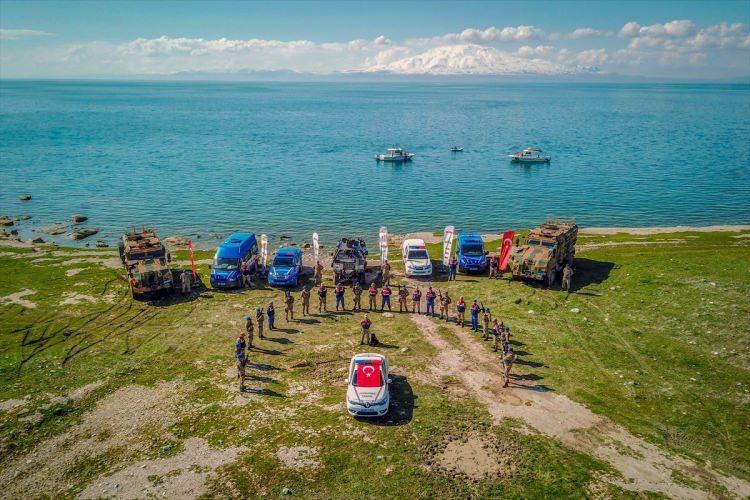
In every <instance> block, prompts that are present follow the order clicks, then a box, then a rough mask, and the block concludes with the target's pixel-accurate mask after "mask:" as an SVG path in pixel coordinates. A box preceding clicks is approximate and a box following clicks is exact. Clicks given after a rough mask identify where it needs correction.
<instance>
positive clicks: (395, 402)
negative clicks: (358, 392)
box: [357, 374, 417, 427]
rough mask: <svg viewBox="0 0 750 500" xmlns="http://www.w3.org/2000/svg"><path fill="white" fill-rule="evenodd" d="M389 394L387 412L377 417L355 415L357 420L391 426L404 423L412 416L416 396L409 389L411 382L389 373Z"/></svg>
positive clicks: (403, 377)
mask: <svg viewBox="0 0 750 500" xmlns="http://www.w3.org/2000/svg"><path fill="white" fill-rule="evenodd" d="M391 380H392V382H391V383H390V387H389V390H390V396H391V407H390V410H389V411H388V413H387V414H385V415H384V416H382V417H377V418H363V417H357V420H359V421H361V422H366V423H368V424H372V425H378V426H384V427H391V426H396V425H406V424H408V423H409V422H411V419H412V418H413V416H414V400H415V399H417V396H415V395H414V392H413V391H412V389H411V384H409V381H408V380H407V379H406V377H405V376H403V375H394V374H391Z"/></svg>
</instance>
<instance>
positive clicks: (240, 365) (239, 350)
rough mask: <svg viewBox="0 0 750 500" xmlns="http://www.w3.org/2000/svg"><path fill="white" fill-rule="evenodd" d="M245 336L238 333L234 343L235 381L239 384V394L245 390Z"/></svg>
mask: <svg viewBox="0 0 750 500" xmlns="http://www.w3.org/2000/svg"><path fill="white" fill-rule="evenodd" d="M246 346H247V344H246V343H245V334H244V333H240V336H239V337H237V341H236V342H235V343H234V358H235V360H236V361H235V363H236V366H237V379H238V380H239V382H240V392H242V391H244V390H245V367H246V366H247V354H246V352H245V347H246Z"/></svg>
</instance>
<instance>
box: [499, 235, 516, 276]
mask: <svg viewBox="0 0 750 500" xmlns="http://www.w3.org/2000/svg"><path fill="white" fill-rule="evenodd" d="M515 235H516V233H515V232H514V231H505V232H504V233H503V246H502V247H501V248H500V271H505V267H506V266H507V265H508V259H509V258H510V249H511V248H513V237H514V236H515Z"/></svg>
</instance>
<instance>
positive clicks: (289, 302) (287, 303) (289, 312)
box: [284, 290, 294, 321]
mask: <svg viewBox="0 0 750 500" xmlns="http://www.w3.org/2000/svg"><path fill="white" fill-rule="evenodd" d="M284 317H285V318H286V320H287V321H289V320H290V319H294V295H292V292H290V291H289V290H287V291H286V297H284Z"/></svg>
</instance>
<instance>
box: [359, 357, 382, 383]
mask: <svg viewBox="0 0 750 500" xmlns="http://www.w3.org/2000/svg"><path fill="white" fill-rule="evenodd" d="M356 363H357V384H356V385H357V387H380V385H381V380H380V378H381V377H380V360H379V359H373V360H366V361H365V360H361V361H356Z"/></svg>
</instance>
